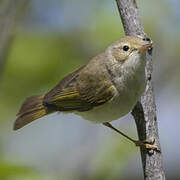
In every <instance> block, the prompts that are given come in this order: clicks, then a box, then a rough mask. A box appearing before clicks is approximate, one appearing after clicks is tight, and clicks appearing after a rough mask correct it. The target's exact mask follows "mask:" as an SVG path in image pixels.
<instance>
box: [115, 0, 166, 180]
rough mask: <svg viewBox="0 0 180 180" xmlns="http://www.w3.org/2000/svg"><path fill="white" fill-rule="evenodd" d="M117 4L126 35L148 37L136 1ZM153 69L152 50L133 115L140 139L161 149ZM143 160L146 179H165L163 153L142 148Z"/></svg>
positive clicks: (124, 0) (148, 55) (126, 0)
mask: <svg viewBox="0 0 180 180" xmlns="http://www.w3.org/2000/svg"><path fill="white" fill-rule="evenodd" d="M116 2H117V6H118V9H119V13H120V17H121V20H122V23H123V26H124V30H125V33H126V35H140V36H142V37H146V34H145V32H144V28H143V26H142V25H141V20H140V18H139V14H138V8H137V4H136V1H135V0H116ZM152 67H153V65H152V50H151V51H149V52H148V53H147V55H146V77H147V85H146V90H145V92H144V94H143V96H142V97H141V100H140V102H138V103H137V104H136V106H135V107H134V109H133V110H132V115H133V117H134V119H135V122H136V126H137V131H138V136H139V139H140V140H144V139H148V138H152V137H153V138H154V139H155V145H157V146H158V147H159V149H160V141H159V135H158V125H157V118H156V105H155V99H154V90H153V84H152V80H151V74H152ZM141 158H142V164H143V170H144V179H146V180H164V179H165V174H164V171H163V164H162V154H161V152H156V151H154V152H148V151H147V150H145V149H143V148H141Z"/></svg>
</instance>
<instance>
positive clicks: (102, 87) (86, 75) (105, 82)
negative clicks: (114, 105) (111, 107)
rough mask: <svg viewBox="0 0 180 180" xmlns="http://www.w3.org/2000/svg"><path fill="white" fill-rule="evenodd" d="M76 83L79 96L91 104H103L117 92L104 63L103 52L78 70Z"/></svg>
mask: <svg viewBox="0 0 180 180" xmlns="http://www.w3.org/2000/svg"><path fill="white" fill-rule="evenodd" d="M77 83H78V90H79V93H80V95H81V97H82V98H83V99H84V100H86V102H88V103H90V104H92V105H93V106H99V105H101V104H104V103H106V102H108V101H109V100H111V99H112V98H113V97H114V96H115V95H116V94H117V90H116V88H115V86H114V85H113V83H112V81H111V77H110V74H109V72H108V71H107V68H106V66H105V64H104V54H99V55H98V56H96V57H94V58H93V59H92V60H91V61H90V62H89V63H88V65H87V66H86V67H84V68H83V70H82V71H80V72H79V77H78V81H77Z"/></svg>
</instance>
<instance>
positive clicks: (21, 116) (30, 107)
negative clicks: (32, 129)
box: [13, 95, 50, 130]
mask: <svg viewBox="0 0 180 180" xmlns="http://www.w3.org/2000/svg"><path fill="white" fill-rule="evenodd" d="M43 98H44V95H42V96H32V97H29V98H27V99H26V101H25V102H24V103H23V105H22V106H21V108H20V110H19V112H18V114H17V119H16V120H15V123H14V127H13V129H14V130H17V129H20V128H22V127H23V126H25V125H27V124H29V123H31V122H32V121H34V120H36V119H38V118H40V117H43V116H45V115H47V114H48V113H50V112H48V110H47V108H46V107H45V106H44V105H43Z"/></svg>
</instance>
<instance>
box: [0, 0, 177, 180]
mask: <svg viewBox="0 0 180 180" xmlns="http://www.w3.org/2000/svg"><path fill="white" fill-rule="evenodd" d="M137 3H138V6H139V9H140V14H141V17H142V20H143V25H144V27H145V30H146V32H147V33H148V35H149V36H150V37H151V38H152V39H153V41H154V43H155V51H154V58H153V61H154V76H153V78H154V83H155V93H156V102H157V111H158V112H157V114H158V121H159V131H160V139H161V145H162V150H163V155H164V166H165V170H166V174H167V179H179V177H180V173H179V167H180V152H179V148H180V142H179V141H178V139H179V138H180V135H179V133H178V132H179V127H180V121H179V116H180V111H179V107H180V101H179V100H180V95H179V91H180V86H179V84H180V83H179V80H180V78H179V77H180V66H179V65H180V63H179V60H180V51H179V49H180V37H179V33H180V11H179V9H178V7H180V2H179V1H178V0H159V1H155V0H151V1H142V0H139V1H138V2H137ZM24 11H25V12H24V14H23V16H22V17H21V19H20V22H19V23H18V24H17V28H16V29H15V30H16V35H15V37H14V40H13V43H12V45H11V48H10V51H9V54H8V59H7V61H6V63H5V66H4V69H3V74H2V77H1V79H0V99H1V101H0V179H3V180H12V179H13V180H15V179H18V180H21V179H22V180H29V179H31V180H33V179H34V180H39V179H40V178H42V179H45V180H46V179H47V180H57V179H63V180H66V179H67V180H71V179H73V180H74V179H95V180H96V179H105V180H106V179H107V180H109V179H120V178H122V179H135V177H136V179H142V177H143V176H142V172H141V171H142V170H141V162H140V161H141V160H140V155H139V151H138V149H137V148H136V147H134V146H133V144H131V143H129V142H127V140H125V139H123V138H122V137H120V136H119V135H117V134H115V133H114V132H112V131H110V130H109V129H107V128H105V127H103V126H102V125H96V124H92V123H91V122H88V121H84V120H82V119H80V118H79V117H77V116H75V115H73V114H68V115H67V114H66V115H64V114H52V115H49V116H47V117H44V118H42V119H40V120H38V121H36V122H34V123H32V124H30V125H28V126H26V127H25V128H23V129H22V130H19V131H17V132H13V131H12V125H13V122H14V120H15V114H16V112H17V111H18V108H19V107H20V105H21V103H22V102H23V101H24V99H25V97H27V96H31V95H35V94H41V93H45V92H47V91H48V90H50V89H51V88H52V87H54V86H55V85H56V84H57V83H58V82H59V81H60V79H61V78H62V77H63V76H64V75H66V74H67V73H69V72H72V71H73V70H74V69H75V68H77V67H79V66H81V65H83V64H85V63H86V62H87V61H88V60H89V59H90V58H91V57H93V56H95V55H96V54H98V53H100V52H102V51H103V50H104V49H105V48H106V47H107V46H108V45H109V44H111V43H112V42H113V41H115V40H117V39H119V38H120V37H122V36H123V35H124V32H123V29H122V25H121V23H120V18H119V14H118V10H117V7H116V3H115V1H114V0H111V1H108V0H101V1H97V0H91V1H88V0H76V1H70V0H66V1H65V0H30V1H29V2H28V3H27V6H26V7H25V9H24ZM113 124H115V125H116V127H118V128H120V129H122V130H123V131H125V132H127V133H128V134H129V135H131V136H133V137H137V136H136V129H135V123H134V121H133V119H132V117H131V116H130V115H127V116H126V117H124V118H122V119H121V120H119V121H116V122H114V123H113Z"/></svg>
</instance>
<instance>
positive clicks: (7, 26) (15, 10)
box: [0, 0, 26, 77]
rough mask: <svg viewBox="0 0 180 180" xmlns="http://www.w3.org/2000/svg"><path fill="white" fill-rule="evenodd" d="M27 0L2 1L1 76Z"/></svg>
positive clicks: (0, 31)
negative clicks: (19, 17)
mask: <svg viewBox="0 0 180 180" xmlns="http://www.w3.org/2000/svg"><path fill="white" fill-rule="evenodd" d="M25 2H26V0H1V1H0V77H1V75H2V72H3V67H4V64H5V60H6V58H7V55H8V50H9V47H10V44H11V41H12V39H13V34H14V27H15V22H16V19H17V17H18V15H19V14H20V13H21V10H22V7H23V6H24V5H25Z"/></svg>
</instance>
